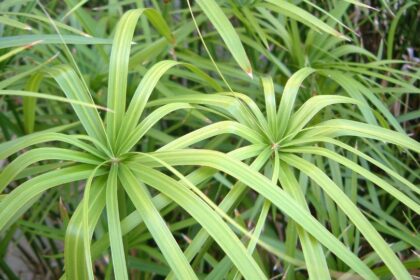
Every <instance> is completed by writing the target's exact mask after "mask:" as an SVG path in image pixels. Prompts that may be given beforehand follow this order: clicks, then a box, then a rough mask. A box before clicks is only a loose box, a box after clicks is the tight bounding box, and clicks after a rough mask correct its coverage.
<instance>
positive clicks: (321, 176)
mask: <svg viewBox="0 0 420 280" xmlns="http://www.w3.org/2000/svg"><path fill="white" fill-rule="evenodd" d="M280 158H281V159H282V160H284V161H285V162H287V163H288V164H290V165H292V166H294V167H296V168H297V169H299V170H301V171H302V172H304V173H305V174H307V175H308V176H309V177H310V178H311V179H312V180H314V181H315V182H316V183H317V184H318V185H319V186H320V187H321V188H322V189H323V190H324V191H325V192H326V193H327V194H328V196H330V197H331V198H332V199H333V200H334V202H335V203H336V204H337V205H338V207H340V209H341V210H343V212H344V213H345V214H346V215H347V217H349V219H350V220H351V221H352V222H353V223H354V224H355V226H356V227H357V228H358V229H359V231H360V232H361V233H362V234H363V236H364V237H365V238H366V240H367V241H368V242H369V244H370V245H371V246H372V248H373V249H374V250H375V251H376V252H377V253H378V255H379V256H380V257H381V259H382V260H383V262H384V263H385V264H386V265H387V266H388V267H389V269H390V270H391V271H392V273H393V274H394V276H395V277H397V278H398V279H407V280H408V279H411V276H410V274H409V273H408V272H407V270H406V269H405V268H404V266H403V265H402V263H401V261H400V260H399V259H398V258H397V257H396V256H395V254H394V253H393V252H392V250H391V249H390V248H389V245H388V244H387V243H386V242H385V240H384V239H383V238H382V237H381V235H379V233H378V232H377V231H376V229H375V228H374V226H373V225H372V224H371V223H370V222H369V221H368V219H367V218H366V217H365V216H363V214H362V213H361V212H360V210H359V209H358V208H357V206H356V205H355V204H353V202H352V201H351V200H350V198H348V197H347V196H346V194H345V193H344V192H343V191H342V190H341V189H340V188H339V187H338V186H337V185H336V184H335V183H334V182H333V181H332V180H331V179H330V178H329V177H328V176H327V175H326V174H325V173H323V172H322V170H321V169H319V168H318V167H316V166H315V165H314V164H312V163H310V162H308V161H306V160H304V159H302V158H299V157H297V156H295V155H290V154H281V155H280Z"/></svg>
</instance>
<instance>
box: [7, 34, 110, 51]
mask: <svg viewBox="0 0 420 280" xmlns="http://www.w3.org/2000/svg"><path fill="white" fill-rule="evenodd" d="M62 38H63V40H64V42H63V41H62V40H61V37H60V36H59V35H52V34H37V35H19V36H9V37H2V39H1V41H0V49H4V48H12V47H22V46H26V45H29V44H32V43H34V42H38V44H70V45H78V44H82V45H110V44H111V43H112V41H111V40H110V39H104V38H94V37H86V36H77V35H62Z"/></svg>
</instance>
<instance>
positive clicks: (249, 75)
mask: <svg viewBox="0 0 420 280" xmlns="http://www.w3.org/2000/svg"><path fill="white" fill-rule="evenodd" d="M245 72H246V74H247V75H248V77H250V78H251V80H253V79H254V75H253V74H252V68H248V69H247V70H246V71H245Z"/></svg>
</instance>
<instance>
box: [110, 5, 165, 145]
mask: <svg viewBox="0 0 420 280" xmlns="http://www.w3.org/2000/svg"><path fill="white" fill-rule="evenodd" d="M143 14H144V15H145V16H147V18H148V19H149V21H150V22H151V23H152V24H153V25H154V27H155V28H156V29H157V30H158V31H159V32H160V33H162V34H163V35H164V36H165V37H166V38H167V39H168V40H172V35H171V32H170V29H169V27H168V26H167V24H166V23H165V21H164V19H163V18H162V16H161V15H160V14H159V13H158V12H157V11H156V10H154V9H136V10H130V11H128V12H126V13H125V14H124V15H123V16H122V18H121V19H120V20H119V22H118V25H117V27H116V31H115V36H114V40H113V43H112V50H111V58H110V63H109V78H108V96H107V98H108V103H107V104H108V105H107V107H108V108H110V109H111V110H113V111H114V113H113V114H108V115H107V133H108V136H109V137H110V139H111V143H112V145H114V144H115V143H114V141H116V138H117V133H118V129H119V127H120V125H121V122H122V118H123V116H124V112H125V106H126V101H125V100H126V94H127V78H128V64H129V59H130V50H131V41H132V39H133V35H134V30H135V27H136V25H137V21H138V19H139V17H140V16H141V15H143Z"/></svg>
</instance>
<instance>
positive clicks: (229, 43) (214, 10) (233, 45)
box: [196, 0, 252, 78]
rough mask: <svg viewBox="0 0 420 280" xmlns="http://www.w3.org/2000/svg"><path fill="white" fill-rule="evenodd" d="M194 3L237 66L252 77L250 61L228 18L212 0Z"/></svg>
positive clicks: (197, 0)
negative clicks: (206, 18) (208, 21)
mask: <svg viewBox="0 0 420 280" xmlns="http://www.w3.org/2000/svg"><path fill="white" fill-rule="evenodd" d="M196 3H197V4H198V5H199V6H200V8H201V9H202V10H203V12H204V13H205V14H206V16H207V17H208V18H209V19H210V22H211V23H212V24H213V26H214V28H216V30H217V32H218V33H219V34H220V36H221V37H222V39H223V41H224V42H225V44H226V47H227V48H228V49H229V51H230V53H231V54H232V56H233V58H234V59H235V61H236V62H237V63H238V65H239V67H241V68H242V70H244V71H245V72H246V73H247V74H248V76H250V77H251V78H252V67H251V63H250V62H249V59H248V57H247V55H246V53H245V49H244V47H243V46H242V43H241V40H240V39H239V36H238V34H237V33H236V31H235V29H234V28H233V26H232V24H231V23H230V21H229V19H228V18H227V17H226V15H225V14H224V13H223V10H222V9H221V8H220V7H219V5H218V4H217V3H216V1H214V0H196Z"/></svg>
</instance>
